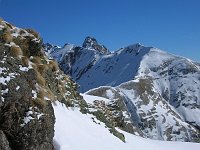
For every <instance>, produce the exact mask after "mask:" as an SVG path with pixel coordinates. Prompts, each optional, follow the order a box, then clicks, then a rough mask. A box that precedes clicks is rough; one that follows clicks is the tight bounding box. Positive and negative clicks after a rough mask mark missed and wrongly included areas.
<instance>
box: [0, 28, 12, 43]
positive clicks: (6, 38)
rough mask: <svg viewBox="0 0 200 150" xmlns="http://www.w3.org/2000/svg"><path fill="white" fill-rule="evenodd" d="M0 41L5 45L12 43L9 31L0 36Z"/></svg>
mask: <svg viewBox="0 0 200 150" xmlns="http://www.w3.org/2000/svg"><path fill="white" fill-rule="evenodd" d="M1 40H2V41H3V42H5V43H10V42H12V40H13V38H12V35H11V33H10V32H9V31H5V32H4V33H3V34H2V35H1Z"/></svg>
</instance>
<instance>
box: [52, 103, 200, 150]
mask: <svg viewBox="0 0 200 150" xmlns="http://www.w3.org/2000/svg"><path fill="white" fill-rule="evenodd" d="M53 108H54V112H55V116H56V123H55V136H54V145H55V147H56V150H67V149H70V150H109V149H115V150H122V149H123V150H133V149H136V150H147V149H148V150H188V149H191V150H199V149H200V144H195V143H184V142H164V141H156V140H149V139H144V138H141V137H138V136H134V135H131V134H128V133H126V132H124V131H121V130H120V132H122V133H123V134H124V135H125V138H126V143H123V142H122V141H121V140H119V139H118V138H117V137H115V136H113V135H112V134H110V132H109V131H108V129H107V128H105V124H104V123H101V122H99V121H97V120H96V119H95V117H94V116H92V115H88V114H87V115H85V114H82V113H81V112H80V111H79V110H78V109H77V108H74V109H73V108H66V106H65V105H64V104H62V103H60V102H56V103H55V104H53ZM92 118H94V119H93V120H95V122H96V123H95V122H94V121H93V120H92Z"/></svg>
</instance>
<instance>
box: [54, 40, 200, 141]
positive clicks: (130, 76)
mask: <svg viewBox="0 0 200 150" xmlns="http://www.w3.org/2000/svg"><path fill="white" fill-rule="evenodd" d="M56 51H57V52H58V53H59V54H60V53H62V56H63V57H62V59H60V58H61V57H58V55H57V54H58V53H57V52H52V53H51V55H50V56H51V57H53V58H54V59H55V60H57V62H58V63H59V66H60V68H61V69H62V70H63V71H64V72H65V73H66V74H69V75H71V76H72V78H73V79H74V80H75V81H76V82H77V83H78V84H79V85H80V91H81V92H86V91H88V90H89V91H88V92H86V94H89V95H95V96H100V97H103V98H108V99H110V100H112V101H115V103H123V105H121V106H120V105H118V106H117V107H121V108H120V109H123V108H126V109H125V111H126V112H127V114H129V120H131V121H132V127H133V128H135V127H136V128H138V129H139V128H141V127H142V128H143V129H139V130H140V132H141V133H143V135H144V136H145V137H148V138H152V139H159V140H180V141H198V137H199V133H200V132H199V125H200V124H199V121H198V120H199V119H198V117H197V116H198V114H200V109H199V108H200V100H199V98H200V95H199V93H200V89H199V88H198V86H199V85H200V80H199V79H200V69H199V65H198V63H196V62H193V61H191V60H190V59H187V58H184V57H180V56H176V55H173V54H170V53H167V52H165V51H162V50H160V49H158V48H155V47H145V46H143V45H141V44H139V43H137V44H133V45H130V46H127V47H124V48H121V49H119V50H117V51H115V52H111V53H110V54H102V53H100V52H99V51H98V50H95V49H94V48H93V49H91V48H84V47H80V46H72V47H70V50H69V49H65V48H63V49H62V48H61V49H57V50H56ZM58 58H59V59H58ZM105 86H106V87H105ZM108 93H110V94H111V95H113V97H112V96H111V97H109V96H107V95H108ZM167 112H169V114H170V115H168V114H167ZM118 113H120V112H118ZM153 114H154V115H153ZM151 115H152V116H151ZM122 118H123V115H122ZM147 118H149V119H147ZM166 120H171V121H168V122H166ZM173 120H175V121H173ZM149 122H151V124H149ZM165 122H166V124H164V123H165ZM162 124H163V125H162ZM125 126H126V125H125Z"/></svg>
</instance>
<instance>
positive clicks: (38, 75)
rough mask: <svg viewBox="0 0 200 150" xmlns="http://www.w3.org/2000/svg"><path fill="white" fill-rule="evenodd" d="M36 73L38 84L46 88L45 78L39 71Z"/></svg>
mask: <svg viewBox="0 0 200 150" xmlns="http://www.w3.org/2000/svg"><path fill="white" fill-rule="evenodd" d="M36 72H37V82H38V84H39V85H41V86H45V84H46V81H45V79H44V78H43V76H42V75H41V74H40V73H39V72H38V71H36Z"/></svg>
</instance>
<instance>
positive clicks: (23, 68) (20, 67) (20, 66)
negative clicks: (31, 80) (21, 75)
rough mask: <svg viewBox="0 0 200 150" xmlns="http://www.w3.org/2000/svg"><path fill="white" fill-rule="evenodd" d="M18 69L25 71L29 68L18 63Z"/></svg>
mask: <svg viewBox="0 0 200 150" xmlns="http://www.w3.org/2000/svg"><path fill="white" fill-rule="evenodd" d="M19 70H21V71H24V72H27V71H28V70H29V68H27V67H22V65H19Z"/></svg>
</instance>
